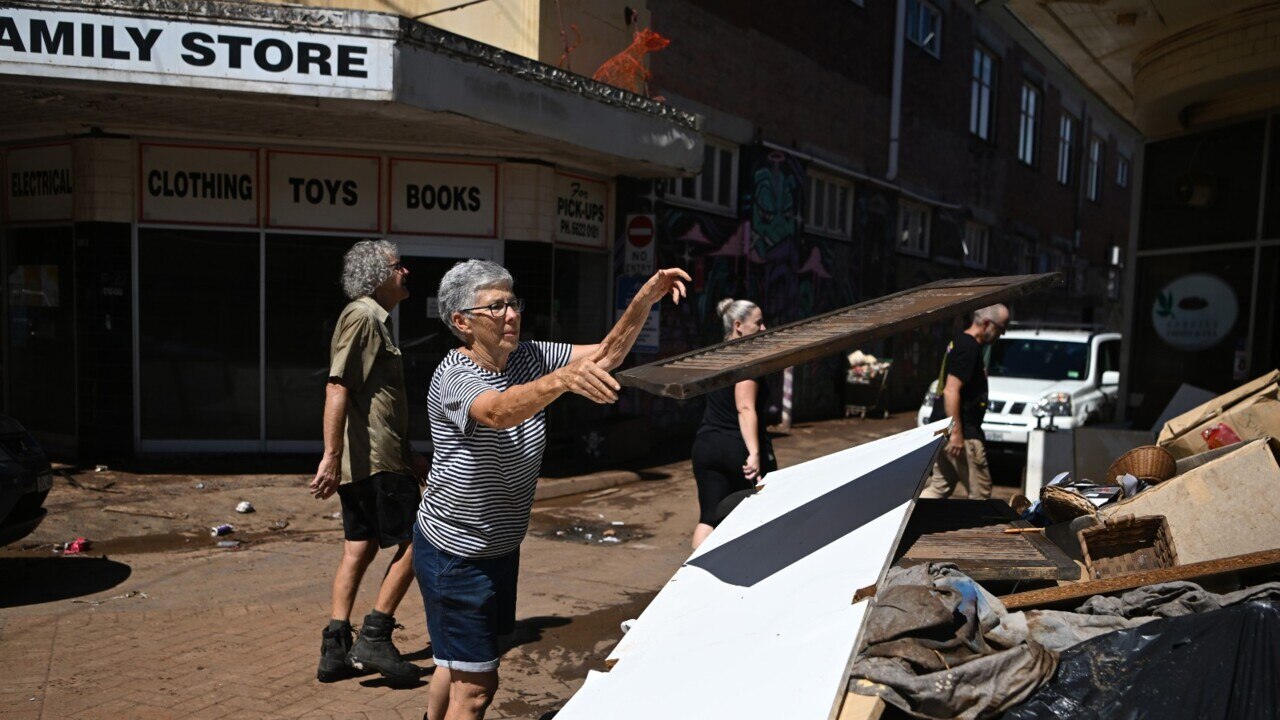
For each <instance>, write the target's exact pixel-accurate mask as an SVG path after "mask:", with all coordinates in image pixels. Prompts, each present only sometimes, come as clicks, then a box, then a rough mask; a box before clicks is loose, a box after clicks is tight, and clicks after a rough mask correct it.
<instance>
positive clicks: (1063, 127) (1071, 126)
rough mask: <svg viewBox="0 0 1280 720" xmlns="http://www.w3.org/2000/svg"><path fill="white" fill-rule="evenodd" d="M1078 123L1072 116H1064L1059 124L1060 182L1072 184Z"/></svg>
mask: <svg viewBox="0 0 1280 720" xmlns="http://www.w3.org/2000/svg"><path fill="white" fill-rule="evenodd" d="M1075 133H1076V121H1075V118H1073V117H1071V116H1070V115H1066V114H1063V116H1062V120H1061V121H1059V123H1058V182H1059V183H1062V184H1063V185H1070V184H1071V160H1072V157H1073V153H1072V145H1073V143H1074V142H1075V140H1074V138H1075Z"/></svg>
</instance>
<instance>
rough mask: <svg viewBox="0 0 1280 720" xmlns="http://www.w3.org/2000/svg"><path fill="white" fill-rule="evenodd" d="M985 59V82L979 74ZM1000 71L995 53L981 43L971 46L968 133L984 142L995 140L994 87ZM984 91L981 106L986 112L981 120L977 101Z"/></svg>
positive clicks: (996, 84) (997, 82)
mask: <svg viewBox="0 0 1280 720" xmlns="http://www.w3.org/2000/svg"><path fill="white" fill-rule="evenodd" d="M983 60H985V61H987V63H988V64H987V66H986V68H985V70H986V74H987V77H986V83H985V84H984V83H983V78H982V77H981V75H980V63H981V62H982V61H983ZM999 80H1000V71H999V62H998V59H997V58H996V54H995V53H994V52H991V50H990V49H988V48H986V47H984V46H983V45H981V44H975V45H974V46H973V67H971V68H970V69H969V134H970V135H974V136H975V137H977V138H978V139H980V140H983V141H985V142H989V143H994V142H995V134H996V133H995V125H996V123H995V109H996V88H997V86H998V85H999ZM983 92H985V93H986V97H985V106H984V107H983V108H982V109H983V110H985V112H986V117H985V122H982V124H981V126H979V123H980V122H981V121H980V120H979V117H978V108H979V103H981V102H982V93H983Z"/></svg>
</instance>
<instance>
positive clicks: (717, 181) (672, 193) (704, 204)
mask: <svg viewBox="0 0 1280 720" xmlns="http://www.w3.org/2000/svg"><path fill="white" fill-rule="evenodd" d="M703 142H704V143H705V144H706V146H707V147H710V148H714V149H715V155H714V156H713V157H714V161H715V162H714V168H713V179H712V187H711V197H712V198H713V200H711V201H707V200H703V199H702V184H703V183H704V182H706V177H707V169H706V167H705V166H704V167H703V169H702V172H700V173H698V174H697V175H694V176H693V177H685V178H666V179H665V180H664V181H663V185H664V186H665V192H664V197H663V199H664V200H665V201H666V202H668V203H673V204H676V205H685V206H689V207H696V208H703V209H707V210H712V211H716V212H722V213H735V212H737V210H738V163H739V162H740V161H741V155H742V153H741V149H740V148H739V147H738V146H737V145H733V144H731V143H727V142H723V141H719V140H713V139H711V138H707V139H705V140H704V141H703ZM726 152H727V153H729V154H730V163H729V178H728V182H729V204H727V205H722V204H721V203H719V202H718V201H717V200H716V198H719V197H720V187H721V183H722V182H724V178H723V177H721V175H720V162H721V153H726ZM685 183H691V184H692V185H691V187H692V190H691V196H690V197H686V196H685V195H684V189H685Z"/></svg>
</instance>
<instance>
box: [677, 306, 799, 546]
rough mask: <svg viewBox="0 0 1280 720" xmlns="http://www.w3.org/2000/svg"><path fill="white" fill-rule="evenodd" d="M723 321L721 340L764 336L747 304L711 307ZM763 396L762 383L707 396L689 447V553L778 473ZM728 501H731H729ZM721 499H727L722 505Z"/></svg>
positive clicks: (756, 311)
mask: <svg viewBox="0 0 1280 720" xmlns="http://www.w3.org/2000/svg"><path fill="white" fill-rule="evenodd" d="M716 313H717V314H719V315H720V317H721V318H722V319H723V321H724V339H725V340H733V339H734V338H740V337H746V336H747V335H754V334H755V333H758V332H760V331H761V330H764V316H763V314H762V313H761V311H760V307H759V306H758V305H756V304H755V303H753V302H751V301H750V300H734V299H733V298H725V299H724V300H721V301H720V303H719V304H718V305H716ZM768 398H769V392H768V389H767V386H766V385H765V383H764V379H763V378H761V379H759V380H743V381H742V382H739V383H736V384H734V385H733V386H732V387H727V388H721V389H719V390H716V391H714V392H711V393H708V394H707V409H706V411H705V412H704V413H703V415H702V425H701V426H700V427H699V428H698V435H697V438H696V439H695V440H694V441H693V476H694V478H695V479H696V480H697V483H698V507H699V514H698V525H697V527H696V528H694V531H693V542H692V544H693V547H694V549H695V550H696V549H697V548H698V546H699V545H701V544H702V541H703V540H705V539H706V538H707V536H708V535H710V534H711V531H712V530H713V529H715V526H716V525H718V524H720V520H721V519H723V517H724V516H725V515H727V514H728V511H729V510H731V509H732V507H731V505H733V504H736V503H734V500H740V499H741V497H743V495H735V494H736V493H743V492H744V491H745V492H749V491H751V490H752V489H753V488H754V487H755V486H756V484H757V483H759V482H760V479H761V478H763V477H764V476H765V474H766V473H769V472H772V471H774V470H776V469H777V468H778V464H777V461H776V460H775V459H774V457H773V444H772V443H771V442H770V441H769V435H768V433H767V432H765V422H764V409H765V403H766V402H767V401H768ZM730 496H734V497H732V498H731V497H730ZM726 498H730V499H729V501H728V502H726V501H725V500H726Z"/></svg>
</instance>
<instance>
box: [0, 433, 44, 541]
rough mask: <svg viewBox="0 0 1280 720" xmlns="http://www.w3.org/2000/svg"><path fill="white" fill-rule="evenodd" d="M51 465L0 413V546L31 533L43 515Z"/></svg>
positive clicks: (32, 440)
mask: <svg viewBox="0 0 1280 720" xmlns="http://www.w3.org/2000/svg"><path fill="white" fill-rule="evenodd" d="M52 487H53V468H52V466H50V465H49V456H47V455H45V454H44V449H43V448H41V447H40V443H38V442H36V439H35V438H34V437H32V436H31V433H29V432H27V430H26V428H24V427H22V423H20V422H18V421H17V420H14V419H13V418H11V417H8V416H5V415H0V545H8V544H9V543H11V542H16V541H18V540H21V539H22V538H24V537H26V536H28V535H30V534H31V532H32V531H33V530H35V529H36V528H37V527H38V526H39V525H40V522H41V521H42V520H44V516H45V514H46V512H47V511H46V510H45V509H44V499H45V498H46V497H47V496H48V495H49V489H50V488H52Z"/></svg>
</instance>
